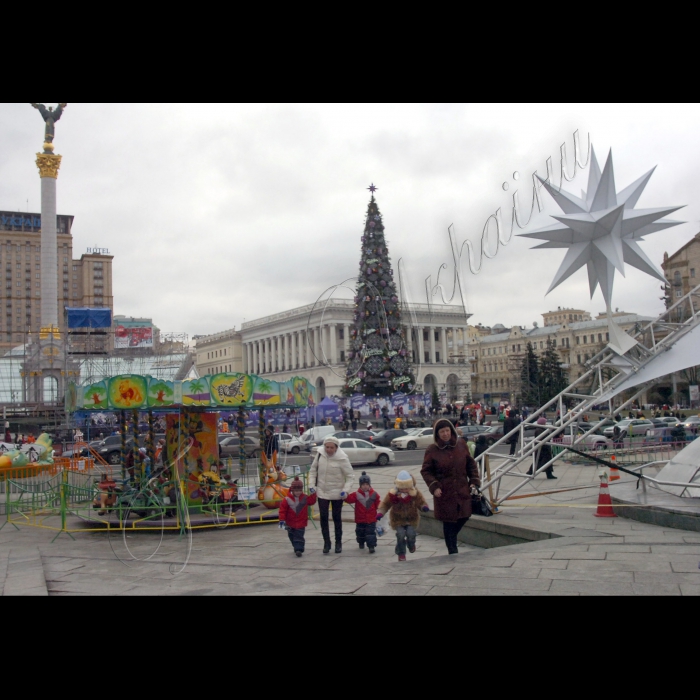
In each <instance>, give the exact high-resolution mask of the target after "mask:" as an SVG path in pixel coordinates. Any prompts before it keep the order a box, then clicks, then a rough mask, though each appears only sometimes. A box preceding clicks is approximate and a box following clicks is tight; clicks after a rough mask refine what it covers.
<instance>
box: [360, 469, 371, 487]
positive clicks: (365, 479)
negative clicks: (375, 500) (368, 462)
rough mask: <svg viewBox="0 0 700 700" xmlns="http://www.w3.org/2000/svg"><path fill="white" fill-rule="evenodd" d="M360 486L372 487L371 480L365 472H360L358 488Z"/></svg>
mask: <svg viewBox="0 0 700 700" xmlns="http://www.w3.org/2000/svg"><path fill="white" fill-rule="evenodd" d="M362 484H369V485H370V486H371V485H372V480H371V479H370V478H369V477H368V476H367V472H362V476H361V477H360V486H362Z"/></svg>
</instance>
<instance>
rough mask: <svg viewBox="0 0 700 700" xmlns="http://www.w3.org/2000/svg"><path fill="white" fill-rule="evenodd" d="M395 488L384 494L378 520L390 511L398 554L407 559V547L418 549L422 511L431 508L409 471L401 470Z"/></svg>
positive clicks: (413, 549) (413, 551) (413, 550)
mask: <svg viewBox="0 0 700 700" xmlns="http://www.w3.org/2000/svg"><path fill="white" fill-rule="evenodd" d="M394 484H395V486H394V488H393V489H391V491H389V493H388V494H387V495H386V496H384V500H383V501H382V504H381V505H380V506H379V512H378V513H377V520H381V519H382V518H383V517H384V516H385V515H386V514H387V513H389V512H390V516H389V524H390V525H391V527H392V528H393V529H394V530H396V550H395V552H396V554H397V555H398V557H399V561H406V548H408V551H409V552H410V553H411V554H414V553H415V551H416V536H417V528H418V523H419V522H420V514H421V511H423V512H427V511H428V510H430V508H429V506H428V504H427V503H426V502H425V498H424V496H423V494H422V493H421V492H420V491H419V490H418V489H417V488H416V480H415V478H414V477H412V476H411V475H410V474H409V473H408V472H407V471H402V472H399V475H398V476H397V477H396V480H395V481H394Z"/></svg>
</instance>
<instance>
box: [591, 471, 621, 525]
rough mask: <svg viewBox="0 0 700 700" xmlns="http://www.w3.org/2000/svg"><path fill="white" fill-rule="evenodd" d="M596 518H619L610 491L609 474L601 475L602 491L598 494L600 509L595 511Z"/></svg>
mask: <svg viewBox="0 0 700 700" xmlns="http://www.w3.org/2000/svg"><path fill="white" fill-rule="evenodd" d="M593 515H594V516H595V517H596V518H617V515H615V513H614V512H613V508H612V499H611V498H610V491H608V478H607V474H602V475H601V477H600V493H599V494H598V510H597V511H596V512H595V513H593Z"/></svg>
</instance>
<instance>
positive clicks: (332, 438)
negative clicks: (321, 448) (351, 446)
mask: <svg viewBox="0 0 700 700" xmlns="http://www.w3.org/2000/svg"><path fill="white" fill-rule="evenodd" d="M329 442H332V443H333V444H334V445H336V446H337V447H340V440H338V438H337V437H334V436H333V435H329V436H328V437H327V438H326V439H325V440H324V441H323V444H324V445H327V444H328V443H329Z"/></svg>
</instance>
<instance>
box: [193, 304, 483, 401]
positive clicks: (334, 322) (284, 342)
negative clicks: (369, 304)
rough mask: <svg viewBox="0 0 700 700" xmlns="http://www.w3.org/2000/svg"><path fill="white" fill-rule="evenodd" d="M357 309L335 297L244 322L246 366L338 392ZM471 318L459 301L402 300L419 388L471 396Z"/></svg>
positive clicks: (320, 392) (254, 371)
mask: <svg viewBox="0 0 700 700" xmlns="http://www.w3.org/2000/svg"><path fill="white" fill-rule="evenodd" d="M354 311H355V304H354V302H353V301H351V300H349V299H347V300H346V299H335V300H331V301H329V302H328V303H326V304H324V305H317V306H315V307H314V306H313V305H310V306H304V307H301V308H298V309H292V310H291V311H285V312H283V313H279V314H274V315H273V316H268V317H266V318H261V319H258V320H256V321H249V322H247V323H244V324H243V326H242V328H241V331H240V333H241V342H242V345H243V371H244V372H247V373H248V374H258V375H261V376H267V377H269V378H270V379H273V380H275V381H286V380H288V379H289V378H291V377H295V376H299V377H305V378H306V379H308V380H309V381H310V382H312V383H313V384H314V385H315V386H316V389H317V391H318V398H319V400H321V399H323V398H324V397H326V396H334V395H336V396H337V395H340V393H341V390H342V388H343V386H344V385H345V363H346V357H347V353H348V352H349V351H350V332H351V330H352V327H353V314H354ZM468 318H469V317H468V316H465V314H464V311H463V310H460V309H459V308H458V307H455V306H439V305H430V306H429V305H428V304H412V305H410V306H408V307H407V306H406V305H404V307H403V314H402V325H403V326H404V335H405V337H406V339H407V340H408V339H410V341H409V342H410V349H411V352H412V357H413V371H414V373H415V375H416V380H417V383H418V390H422V391H427V392H432V390H433V388H435V389H437V391H438V392H442V391H445V392H446V393H447V395H448V399H464V398H465V397H468V396H469V394H470V377H471V375H470V372H471V369H470V365H469V361H468V353H467V350H468V345H469V338H468V325H467V324H468ZM205 373H206V372H205Z"/></svg>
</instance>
